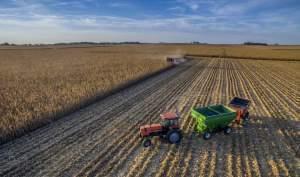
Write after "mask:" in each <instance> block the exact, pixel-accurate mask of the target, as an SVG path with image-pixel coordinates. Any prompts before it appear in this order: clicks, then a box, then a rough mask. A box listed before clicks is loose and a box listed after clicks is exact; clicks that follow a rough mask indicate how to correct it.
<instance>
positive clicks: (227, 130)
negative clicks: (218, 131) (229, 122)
mask: <svg viewBox="0 0 300 177" xmlns="http://www.w3.org/2000/svg"><path fill="white" fill-rule="evenodd" d="M231 131H232V129H231V127H225V129H224V133H225V135H228V134H230V133H231Z"/></svg>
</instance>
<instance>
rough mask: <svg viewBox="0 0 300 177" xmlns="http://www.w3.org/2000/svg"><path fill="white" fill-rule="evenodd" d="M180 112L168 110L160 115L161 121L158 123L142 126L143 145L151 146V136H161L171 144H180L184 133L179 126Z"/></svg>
mask: <svg viewBox="0 0 300 177" xmlns="http://www.w3.org/2000/svg"><path fill="white" fill-rule="evenodd" d="M179 117H180V115H179V113H178V111H177V109H176V113H174V112H167V113H163V114H161V115H160V118H161V122H160V123H156V124H149V125H143V126H141V127H140V130H139V131H140V137H141V138H142V139H143V146H144V147H149V146H151V144H152V142H151V138H153V137H154V136H159V137H160V138H163V139H166V140H167V141H168V142H169V143H171V144H178V143H180V141H181V138H182V134H181V130H180V127H179V120H178V119H179Z"/></svg>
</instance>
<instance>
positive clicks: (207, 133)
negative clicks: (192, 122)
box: [203, 132, 211, 140]
mask: <svg viewBox="0 0 300 177" xmlns="http://www.w3.org/2000/svg"><path fill="white" fill-rule="evenodd" d="M210 138H211V133H209V132H205V133H204V134H203V139H205V140H209V139H210Z"/></svg>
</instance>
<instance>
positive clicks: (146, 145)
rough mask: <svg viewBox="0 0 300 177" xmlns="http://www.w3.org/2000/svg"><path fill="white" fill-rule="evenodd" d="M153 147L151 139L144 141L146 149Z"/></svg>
mask: <svg viewBox="0 0 300 177" xmlns="http://www.w3.org/2000/svg"><path fill="white" fill-rule="evenodd" d="M151 145H152V143H151V140H150V139H149V138H146V139H144V141H143V146H144V147H149V146H151Z"/></svg>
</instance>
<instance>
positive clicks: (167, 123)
mask: <svg viewBox="0 0 300 177" xmlns="http://www.w3.org/2000/svg"><path fill="white" fill-rule="evenodd" d="M160 118H161V123H160V124H161V126H162V127H164V128H168V129H169V128H179V123H178V119H179V115H178V114H177V113H174V112H167V113H164V114H161V115H160Z"/></svg>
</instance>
